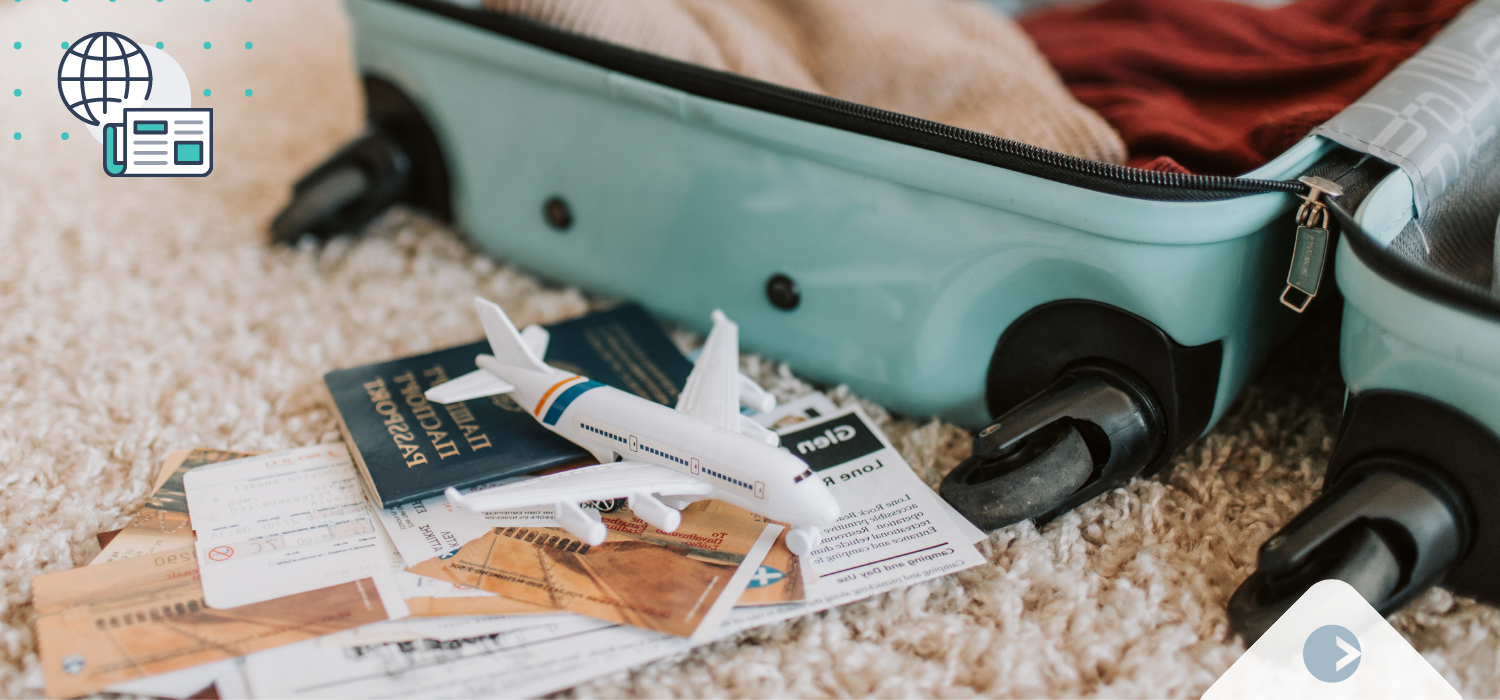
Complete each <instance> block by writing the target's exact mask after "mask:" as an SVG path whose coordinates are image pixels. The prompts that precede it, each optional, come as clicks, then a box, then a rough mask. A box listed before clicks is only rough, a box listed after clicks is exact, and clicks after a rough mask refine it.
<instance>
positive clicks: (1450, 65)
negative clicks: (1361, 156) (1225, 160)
mask: <svg viewBox="0 0 1500 700" xmlns="http://www.w3.org/2000/svg"><path fill="white" fill-rule="evenodd" d="M1497 30H1500V2H1495V1H1493V0H1485V1H1483V2H1478V3H1475V4H1474V5H1472V6H1471V7H1470V8H1468V9H1466V10H1465V12H1464V14H1462V15H1461V16H1460V17H1458V18H1457V19H1455V20H1454V21H1453V22H1452V23H1450V25H1449V26H1448V27H1447V28H1446V29H1445V30H1444V32H1443V33H1442V34H1440V35H1439V36H1438V37H1435V38H1434V40H1433V41H1432V43H1431V44H1429V46H1428V47H1427V48H1425V49H1423V50H1422V51H1421V52H1419V53H1418V54H1417V55H1416V56H1415V57H1413V58H1412V59H1411V60H1410V61H1408V62H1407V63H1405V64H1403V65H1402V66H1401V67H1400V68H1398V69H1397V70H1396V71H1394V72H1392V73H1391V75H1389V76H1387V78H1385V80H1384V81H1382V83H1380V84H1379V85H1377V86H1376V87H1375V88H1374V89H1373V90H1372V91H1371V92H1370V94H1368V95H1366V96H1365V97H1364V98H1361V100H1360V102H1358V103H1356V105H1354V107H1352V108H1351V109H1350V110H1349V111H1347V112H1346V113H1345V114H1342V115H1340V116H1339V117H1337V118H1335V119H1334V120H1333V121H1332V122H1330V123H1329V125H1326V126H1325V128H1326V129H1327V130H1328V131H1329V132H1330V133H1331V135H1332V136H1333V137H1336V138H1338V139H1340V140H1341V142H1343V143H1345V144H1346V145H1347V146H1349V147H1351V148H1356V149H1359V150H1360V151H1362V152H1364V153H1367V154H1369V155H1371V159H1370V160H1369V161H1367V162H1366V163H1364V164H1363V165H1362V166H1361V168H1360V169H1361V170H1363V171H1364V172H1363V174H1361V175H1357V176H1356V177H1354V178H1353V179H1354V180H1360V181H1362V183H1363V184H1361V185H1360V186H1359V188H1358V189H1360V196H1359V197H1358V198H1356V199H1353V200H1348V199H1344V200H1341V201H1339V202H1338V203H1337V206H1336V207H1335V213H1336V215H1337V217H1338V218H1339V219H1340V220H1341V221H1342V222H1343V229H1344V235H1343V237H1342V239H1341V240H1340V241H1339V244H1338V248H1337V253H1336V255H1335V260H1334V270H1335V278H1336V280H1337V283H1338V289H1339V291H1340V292H1342V295H1343V299H1344V309H1343V327H1342V334H1341V338H1340V348H1339V353H1340V369H1341V372H1342V374H1343V376H1344V381H1345V384H1346V386H1347V395H1346V399H1345V409H1344V418H1343V424H1342V426H1341V428H1340V431H1339V438H1338V443H1337V445H1336V447H1335V449H1334V455H1333V457H1332V459H1331V461H1330V463H1329V465H1328V471H1327V474H1326V476H1325V478H1324V491H1323V493H1322V494H1321V495H1320V496H1319V498H1318V499H1317V500H1316V501H1315V502H1314V503H1313V504H1312V505H1310V506H1309V507H1308V508H1307V509H1306V510H1304V511H1303V512H1302V513H1301V514H1299V515H1298V516H1297V517H1295V518H1294V519H1293V520H1292V521H1291V522H1289V523H1288V524H1287V525H1286V526H1285V527H1284V528H1283V529H1282V530H1281V531H1280V532H1278V533H1276V534H1275V535H1273V536H1272V537H1271V539H1270V540H1268V541H1267V542H1266V544H1265V545H1264V546H1263V547H1262V549H1261V552H1260V559H1259V567H1258V570H1257V571H1256V572H1255V574H1253V575H1252V576H1251V577H1250V578H1249V579H1248V580H1247V581H1246V582H1245V583H1244V584H1243V585H1242V586H1241V588H1240V589H1239V591H1238V592H1236V594H1235V596H1234V598H1233V600H1232V601H1231V603H1230V612H1231V619H1232V620H1233V621H1234V622H1235V624H1236V627H1238V628H1239V629H1240V630H1241V631H1243V632H1244V633H1245V634H1246V636H1247V643H1248V642H1249V641H1253V639H1254V638H1255V637H1257V636H1258V635H1259V633H1260V632H1262V631H1264V629H1265V628H1266V627H1268V626H1269V625H1270V623H1271V622H1274V620H1275V619H1276V618H1277V617H1279V616H1280V613H1281V611H1284V610H1285V609H1286V607H1287V606H1289V605H1290V604H1291V603H1292V602H1294V601H1295V599H1296V597H1297V596H1299V595H1300V594H1301V592H1302V591H1305V590H1306V589H1307V587H1308V586H1310V585H1312V584H1313V583H1315V582H1316V581H1318V580H1322V579H1327V578H1339V579H1342V580H1345V581H1347V582H1349V583H1350V584H1351V585H1353V586H1354V587H1355V589H1356V590H1359V591H1360V592H1361V593H1362V594H1363V595H1364V596H1365V598H1366V599H1367V600H1368V601H1369V602H1370V603H1371V605H1373V606H1374V607H1375V608H1377V609H1378V610H1380V611H1381V612H1382V613H1390V612H1394V611H1395V610H1396V609H1397V608H1399V607H1401V606H1402V605H1404V604H1406V603H1407V602H1409V601H1410V600H1412V599H1413V598H1414V597H1416V596H1417V595H1419V594H1420V593H1422V592H1423V591H1424V590H1426V589H1427V588H1428V587H1430V586H1432V585H1435V584H1439V583H1441V584H1443V585H1445V586H1448V587H1449V588H1451V589H1452V590H1453V591H1454V592H1456V593H1459V594H1463V595H1470V596H1474V597H1476V598H1479V599H1481V600H1485V601H1489V602H1500V509H1497V508H1496V507H1495V504H1497V503H1500V276H1497V274H1496V267H1495V262H1496V255H1495V252H1496V251H1495V245H1496V225H1497V219H1500V140H1496V139H1495V138H1494V134H1495V132H1496V129H1497V128H1500V104H1495V100H1494V87H1493V86H1494V85H1495V84H1496V83H1497V81H1500V69H1496V68H1495V67H1494V66H1493V59H1492V57H1491V56H1490V55H1489V54H1488V49H1487V48H1486V47H1487V46H1488V44H1489V41H1490V39H1491V38H1492V37H1493V36H1495V33H1496V31H1497ZM1386 161H1389V163H1390V164H1391V165H1386ZM1392 166H1400V167H1399V168H1394V167H1392ZM1419 212H1420V214H1419Z"/></svg>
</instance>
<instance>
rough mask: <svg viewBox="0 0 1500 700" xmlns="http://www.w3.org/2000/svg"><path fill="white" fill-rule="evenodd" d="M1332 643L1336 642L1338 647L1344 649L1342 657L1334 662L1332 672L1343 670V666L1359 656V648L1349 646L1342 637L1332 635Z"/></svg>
mask: <svg viewBox="0 0 1500 700" xmlns="http://www.w3.org/2000/svg"><path fill="white" fill-rule="evenodd" d="M1333 643H1334V644H1337V645H1338V647H1339V648H1340V649H1343V650H1344V658H1342V659H1339V662H1338V663H1337V664H1334V666H1333V670H1334V672H1338V671H1342V670H1344V667H1345V666H1348V665H1349V664H1351V663H1353V662H1354V660H1355V659H1358V658H1359V656H1360V653H1359V650H1358V649H1355V648H1354V647H1352V646H1350V645H1349V643H1348V642H1346V641H1344V638H1343V637H1340V636H1337V635H1334V637H1333Z"/></svg>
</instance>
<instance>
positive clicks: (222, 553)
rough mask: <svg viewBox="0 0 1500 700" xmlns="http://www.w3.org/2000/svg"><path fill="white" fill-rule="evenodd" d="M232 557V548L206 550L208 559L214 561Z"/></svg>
mask: <svg viewBox="0 0 1500 700" xmlns="http://www.w3.org/2000/svg"><path fill="white" fill-rule="evenodd" d="M232 556H234V548H233V547H214V548H213V549H210V550H208V558H209V559H212V560H214V561H224V560H225V559H228V558H230V557H232Z"/></svg>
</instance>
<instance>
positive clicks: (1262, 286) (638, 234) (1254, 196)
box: [273, 0, 1357, 528]
mask: <svg viewBox="0 0 1500 700" xmlns="http://www.w3.org/2000/svg"><path fill="white" fill-rule="evenodd" d="M347 9H348V12H349V16H350V17H351V18H352V23H353V29H354V37H355V55H356V61H357V64H358V67H359V70H360V72H361V74H362V75H363V78H364V85H365V94H366V100H367V107H368V123H369V125H370V126H369V130H368V131H367V132H366V133H365V134H364V135H363V136H362V137H361V138H359V139H357V140H356V141H355V142H353V143H351V144H350V145H349V146H347V147H346V148H345V149H344V150H343V151H341V152H339V153H338V154H336V155H335V156H334V157H333V158H332V159H330V160H329V161H328V162H327V163H325V164H324V165H322V166H320V167H319V168H317V169H316V170H314V171H313V172H312V173H310V174H309V175H308V176H307V177H305V178H304V179H303V180H302V181H301V182H299V183H298V184H297V185H296V186H295V188H294V196H293V199H292V202H291V203H290V204H289V205H288V206H287V208H286V210H285V211H284V212H283V213H282V214H281V215H280V216H279V217H278V219H277V220H276V222H275V223H274V225H273V230H274V232H275V234H276V235H277V236H278V237H280V238H283V239H288V240H289V239H293V238H296V237H298V236H300V235H302V234H306V233H312V234H314V235H331V234H333V233H336V232H338V231H343V230H350V229H353V228H356V227H357V226H358V225H359V224H361V223H363V222H364V221H367V220H368V219H369V218H371V217H372V216H374V215H375V214H376V213H378V212H379V211H380V210H382V209H384V208H385V207H386V206H388V205H389V204H391V203H392V202H395V201H404V202H407V203H410V204H413V205H415V206H418V207H422V208H425V209H427V210H429V211H431V212H433V213H435V214H436V215H438V216H440V217H443V218H448V219H451V220H452V221H454V222H456V224H457V225H458V227H459V228H460V229H461V230H463V231H464V232H465V233H466V234H467V236H468V237H469V238H470V239H471V240H472V241H473V243H474V244H475V245H476V246H477V247H479V248H480V249H482V250H484V251H485V252H487V253H490V254H492V255H495V256H498V257H502V258H504V259H507V260H510V261H514V262H516V263H518V264H520V265H522V266H524V267H527V268H529V269H530V270H532V271H535V272H536V273H539V274H541V275H543V276H545V277H548V278H552V279H555V280H560V281H563V282H566V283H568V284H575V285H578V286H580V287H582V288H583V289H585V290H588V291H590V292H594V293H598V294H602V295H607V296H611V297H617V298H626V299H633V300H636V301H639V302H640V303H641V304H643V305H644V306H646V307H647V308H648V309H650V310H651V311H652V312H653V313H654V314H656V315H658V316H659V317H661V318H663V319H666V320H669V321H671V322H674V323H677V324H681V325H683V326H686V327H690V328H695V329H697V330H699V331H703V330H705V323H706V320H707V319H708V318H709V313H710V312H711V311H712V310H714V309H722V310H723V311H724V312H725V313H727V314H729V315H730V316H731V317H733V318H735V319H736V320H737V321H738V322H739V323H740V326H741V329H742V330H741V333H742V336H741V337H742V343H743V344H744V345H745V347H746V348H747V349H749V350H752V351H755V352H759V353H763V354H765V355H767V356H769V357H772V358H775V359H777V360H780V361H784V362H787V363H789V364H790V366H791V367H792V368H794V369H795V370H796V371H797V372H798V373H799V374H801V375H802V376H805V377H808V378H810V379H813V380H815V381H821V382H827V383H829V384H836V383H842V384H847V385H848V386H849V387H850V389H851V390H853V391H855V392H857V393H859V394H861V395H863V396H865V397H867V398H869V399H871V400H873V401H876V402H879V403H881V404H882V405H885V406H887V407H889V408H890V409H892V410H894V411H896V412H899V413H903V414H907V415H914V416H941V417H942V418H944V419H947V420H949V421H953V422H956V423H958V424H959V425H962V426H965V427H969V428H974V429H979V428H982V430H981V431H980V432H979V434H978V436H977V437H976V438H975V441H976V444H975V455H976V457H975V458H973V459H971V460H970V462H967V463H965V465H963V466H961V467H960V469H958V470H956V471H955V472H954V474H952V475H950V477H949V479H948V480H947V481H946V482H945V483H944V486H943V489H942V493H943V495H944V496H945V497H946V498H948V499H949V500H950V501H951V502H953V503H954V504H955V505H956V506H957V507H958V508H959V509H960V510H961V511H962V512H964V514H965V515H966V516H969V517H970V518H971V519H973V520H974V521H975V522H976V524H979V525H980V526H981V527H986V528H994V527H999V526H1002V525H1005V524H1009V523H1011V522H1016V521H1019V520H1023V519H1026V518H1033V517H1037V518H1042V519H1045V518H1049V517H1052V516H1053V515H1056V514H1057V513H1060V512H1063V511H1065V510H1067V509H1069V508H1071V507H1073V506H1074V505H1077V504H1079V503H1082V502H1084V501H1086V500H1088V499H1090V498H1092V497H1093V496H1095V495H1097V494H1100V493H1103V492H1106V491H1108V490H1109V489H1112V488H1114V487H1116V486H1118V485H1119V484H1121V483H1123V482H1124V481H1126V480H1128V479H1130V478H1131V477H1134V476H1136V475H1150V474H1153V473H1155V472H1157V471H1159V470H1161V469H1162V468H1164V467H1165V466H1166V465H1167V464H1168V463H1169V461H1170V459H1171V457H1172V456H1173V454H1174V453H1175V452H1176V451H1177V450H1178V449H1179V448H1181V447H1183V446H1185V445H1186V444H1188V443H1190V442H1192V441H1193V440H1195V439H1197V438H1198V437H1199V436H1201V435H1202V434H1203V433H1205V432H1206V431H1207V430H1209V428H1211V427H1212V426H1213V424H1214V422H1215V421H1216V420H1218V418H1219V417H1220V416H1221V415H1222V414H1223V413H1224V411H1225V409H1226V408H1227V407H1228V406H1229V404H1230V402H1232V401H1233V400H1234V398H1235V397H1236V395H1237V394H1238V393H1239V392H1240V390H1241V388H1242V387H1243V386H1244V384H1245V382H1246V380H1247V379H1248V378H1249V377H1250V376H1251V374H1252V373H1253V372H1254V371H1255V369H1256V367H1257V365H1258V364H1259V363H1260V362H1261V360H1262V359H1263V358H1264V357H1265V355H1266V353H1267V350H1268V348H1269V347H1270V346H1271V345H1272V344H1273V343H1274V342H1275V341H1276V340H1277V339H1278V338H1279V337H1281V336H1282V335H1284V334H1285V333H1286V332H1287V331H1288V329H1289V328H1290V327H1291V326H1292V325H1293V322H1294V321H1295V319H1296V318H1297V315H1296V313H1294V312H1293V311H1290V310H1288V309H1287V308H1285V307H1284V306H1283V304H1282V303H1280V302H1279V301H1278V299H1279V298H1280V297H1281V295H1282V294H1283V292H1284V287H1285V285H1284V282H1283V279H1282V276H1281V273H1280V271H1282V270H1285V269H1286V265H1287V261H1288V260H1289V259H1290V257H1289V256H1290V254H1291V246H1292V240H1293V232H1294V230H1295V226H1294V223H1293V220H1292V217H1293V210H1294V209H1295V208H1296V206H1297V204H1298V203H1299V202H1301V201H1302V200H1301V199H1299V196H1302V195H1306V194H1308V193H1309V188H1308V187H1307V186H1306V185H1305V184H1303V183H1302V182H1299V181H1298V177H1299V176H1303V175H1306V174H1318V173H1324V174H1330V173H1335V172H1344V171H1346V170H1348V169H1349V162H1348V161H1347V159H1348V157H1349V156H1350V155H1357V154H1351V152H1349V151H1347V150H1344V149H1341V148H1339V147H1338V146H1337V145H1336V144H1334V143H1332V142H1329V141H1326V140H1322V139H1308V140H1306V141H1304V142H1302V143H1301V144H1299V145H1298V146H1296V147H1294V148H1292V149H1291V150H1289V151H1288V152H1286V153H1284V154H1283V155H1281V156H1280V157H1278V158H1276V159H1275V160H1274V161H1273V162H1271V163H1269V164H1267V165H1265V166H1264V167H1262V168H1260V169H1258V170H1256V171H1254V172H1252V173H1249V174H1247V175H1246V176H1244V177H1240V178H1229V177H1218V176H1193V175H1183V174H1177V173H1164V172H1156V171H1147V170H1140V169H1134V168H1127V167H1122V166H1116V165H1110V164H1104V163H1098V162H1093V161H1087V160H1083V159H1079V158H1075V157H1071V156H1066V155H1062V154H1059V153H1055V152H1050V151H1046V150H1043V149H1039V148H1036V147H1032V146H1028V145H1025V144H1020V143H1016V142H1014V141H1007V140H1004V139H999V138H995V137H991V136H988V135H984V134H980V133H975V132H971V131H966V130H963V129H958V128H954V127H950V126H945V125H942V124H937V123H933V122H928V121H924V120H921V119H916V118H912V117H909V116H903V115H901V114H895V113H891V112H886V111H882V110H878V109H873V108H869V107H865V106H861V105H858V104H853V103H849V102H844V101H840V100H837V99H833V98H829V97H825V96H820V95H814V94H809V93H805V92H800V91H797V90H792V89H787V88H783V87H779V86H775V85H770V84H767V83H763V82H759V81H755V80H751V79H748V78H743V77H739V76H735V75H731V74H727V73H723V72H719V71H714V70H710V69H706V68H701V67H697V66H693V65H689V64H685V63H680V62H676V61H672V60H669V59H665V58H661V57H658V56H653V55H650V54H645V53H641V52H638V51H633V50H630V49H627V48H623V47H620V46H615V45H611V44H608V43H605V42H601V41H597V40H594V39H590V38H587V37H582V36H579V35H576V34H571V33H566V32H562V31H558V30H555V29H552V28H549V27H547V26H544V25H541V24H538V23H535V22H531V21H528V20H526V19H522V18H517V17H513V16H507V15H501V14H496V13H490V12H483V11H478V10H473V9H468V8H466V7H464V6H462V5H461V4H459V3H450V2H433V1H430V0H347ZM1001 415H1005V416H1006V417H1005V418H1004V419H1002V420H1001V421H999V422H995V421H994V418H995V417H996V416H1001Z"/></svg>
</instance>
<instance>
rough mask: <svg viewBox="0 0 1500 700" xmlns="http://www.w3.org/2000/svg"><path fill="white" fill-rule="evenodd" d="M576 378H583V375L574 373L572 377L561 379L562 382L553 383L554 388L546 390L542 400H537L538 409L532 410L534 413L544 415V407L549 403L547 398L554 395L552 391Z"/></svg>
mask: <svg viewBox="0 0 1500 700" xmlns="http://www.w3.org/2000/svg"><path fill="white" fill-rule="evenodd" d="M574 379H582V377H580V376H578V375H576V374H575V375H573V376H571V377H568V378H567V379H564V380H562V381H560V382H558V383H556V384H553V385H552V388H550V389H548V390H547V391H546V393H544V394H542V400H541V401H538V402H536V410H534V411H532V413H533V414H535V415H538V416H540V415H542V407H543V406H546V405H547V398H548V397H549V396H552V392H554V391H557V389H558V387H561V386H562V385H564V384H567V383H568V382H571V381H573V380H574Z"/></svg>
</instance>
